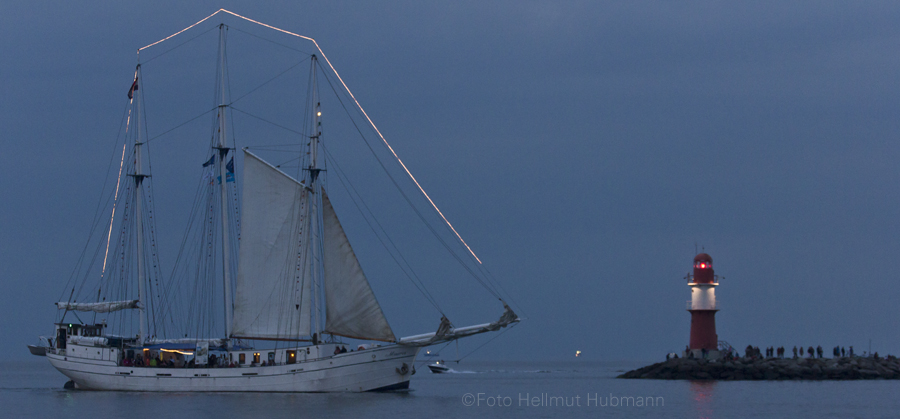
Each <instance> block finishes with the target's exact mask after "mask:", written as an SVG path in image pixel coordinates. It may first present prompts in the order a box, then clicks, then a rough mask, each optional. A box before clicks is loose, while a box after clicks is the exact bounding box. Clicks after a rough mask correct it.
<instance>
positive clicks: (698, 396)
mask: <svg viewBox="0 0 900 419" xmlns="http://www.w3.org/2000/svg"><path fill="white" fill-rule="evenodd" d="M715 392H716V381H691V401H692V404H693V405H694V412H696V415H694V416H696V417H698V418H701V419H707V418H711V417H714V415H713V410H714V409H713V403H714V397H715Z"/></svg>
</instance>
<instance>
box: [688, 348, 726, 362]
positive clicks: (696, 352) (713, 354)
mask: <svg viewBox="0 0 900 419" xmlns="http://www.w3.org/2000/svg"><path fill="white" fill-rule="evenodd" d="M681 357H682V358H693V359H708V360H714V359H721V358H723V357H725V352H722V351H719V350H715V351H706V355H704V354H703V349H691V350H688V351H681Z"/></svg>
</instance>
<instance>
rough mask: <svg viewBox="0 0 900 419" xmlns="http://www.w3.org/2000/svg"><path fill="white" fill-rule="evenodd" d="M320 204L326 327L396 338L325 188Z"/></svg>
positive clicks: (369, 336) (333, 330)
mask: <svg viewBox="0 0 900 419" xmlns="http://www.w3.org/2000/svg"><path fill="white" fill-rule="evenodd" d="M322 208H323V212H322V223H323V226H324V232H323V233H324V234H323V241H324V250H325V251H324V254H323V259H324V262H325V278H324V281H323V288H324V290H325V331H326V332H328V333H331V334H335V335H341V336H346V337H351V338H357V339H367V340H382V341H388V342H393V341H395V340H396V338H395V337H394V332H393V331H391V326H390V325H389V324H388V322H387V319H386V318H385V317H384V312H382V311H381V306H380V305H378V300H376V299H375V294H374V293H372V288H371V287H370V286H369V281H368V280H367V279H366V275H365V274H364V273H363V271H362V268H361V267H360V266H359V261H358V260H357V259H356V254H354V253H353V248H352V247H350V242H349V241H348V240H347V235H346V234H344V229H343V228H342V227H341V222H340V221H338V218H337V214H335V212H334V208H333V207H332V206H331V201H329V200H328V195H326V194H325V191H324V190H323V191H322Z"/></svg>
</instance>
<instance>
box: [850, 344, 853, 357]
mask: <svg viewBox="0 0 900 419" xmlns="http://www.w3.org/2000/svg"><path fill="white" fill-rule="evenodd" d="M850 357H851V358H852V357H853V346H850Z"/></svg>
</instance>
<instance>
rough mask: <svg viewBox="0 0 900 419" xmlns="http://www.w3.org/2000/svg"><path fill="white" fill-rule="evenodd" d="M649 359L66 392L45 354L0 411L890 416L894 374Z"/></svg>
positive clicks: (0, 396) (6, 378)
mask: <svg viewBox="0 0 900 419" xmlns="http://www.w3.org/2000/svg"><path fill="white" fill-rule="evenodd" d="M646 363H647V362H596V361H594V362H592V361H589V360H580V359H579V360H577V361H568V362H540V361H535V362H485V361H481V362H465V361H464V362H463V363H461V364H454V363H448V364H447V365H448V366H450V367H451V368H452V371H451V372H449V373H445V374H433V373H431V372H430V371H429V370H428V368H427V367H425V365H424V363H419V364H417V373H416V374H415V375H414V376H413V379H412V383H411V386H410V388H411V389H410V391H406V392H397V393H361V394H356V393H333V394H279V393H175V394H173V393H136V392H99V391H79V390H64V389H63V384H64V383H65V381H66V380H67V379H66V378H65V377H64V376H63V375H62V374H60V373H59V372H57V371H56V370H54V369H53V368H52V367H50V365H49V364H48V363H47V362H46V359H42V358H41V359H38V358H34V359H29V360H27V361H22V362H18V363H13V362H5V363H0V416H2V417H5V418H14V417H15V418H18V417H29V418H56V419H58V418H85V417H94V418H99V417H129V418H169V417H185V418H186V417H191V418H203V417H219V418H224V417H265V418H331V417H346V418H382V417H384V418H456V417H460V418H461V417H491V418H572V417H600V416H603V417H629V418H630V417H635V418H671V417H689V418H752V417H760V418H769V417H784V418H895V417H900V398H898V397H897V394H898V390H900V382H898V381H884V380H879V381H772V382H767V381H722V382H700V381H694V382H691V381H663V380H624V379H616V378H615V376H616V375H618V374H620V373H621V372H623V371H625V370H629V369H633V368H636V367H640V366H642V365H644V364H646Z"/></svg>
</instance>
